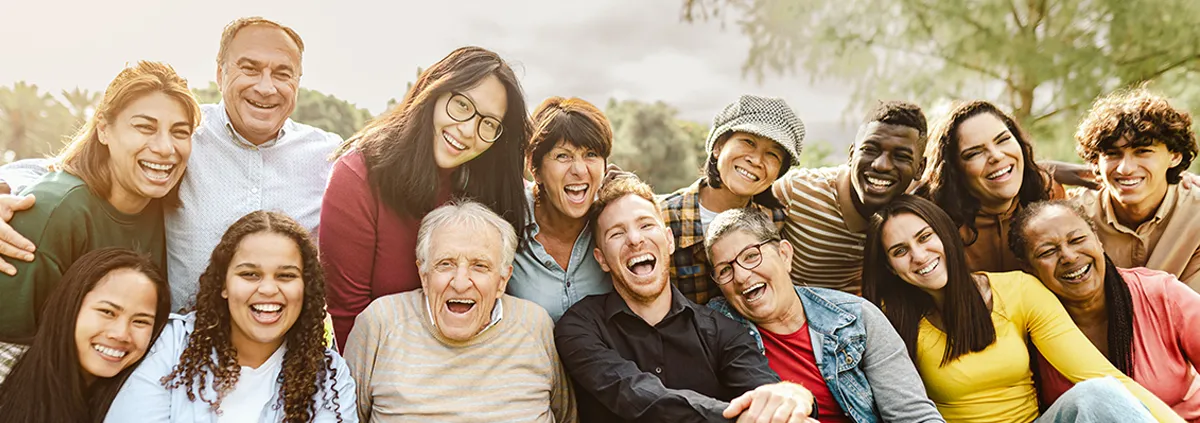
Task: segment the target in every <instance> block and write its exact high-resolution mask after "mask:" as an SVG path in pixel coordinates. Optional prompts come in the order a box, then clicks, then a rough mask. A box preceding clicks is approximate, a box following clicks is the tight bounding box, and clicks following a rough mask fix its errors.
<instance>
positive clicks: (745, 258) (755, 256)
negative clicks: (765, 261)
mask: <svg viewBox="0 0 1200 423" xmlns="http://www.w3.org/2000/svg"><path fill="white" fill-rule="evenodd" d="M775 241H778V240H776V239H768V240H766V241H763V242H760V243H757V244H753V245H750V246H747V247H746V248H743V249H742V251H740V252H738V254H737V256H736V257H734V259H733V261H727V262H724V263H717V264H716V265H715V266H713V270H712V278H713V280H715V281H717V285H724V284H727V283H729V282H730V281H732V280H733V265H734V264H737V265H738V267H741V268H743V269H746V270H751V269H754V268H755V267H758V265H760V264H762V246H764V245H767V244H769V243H772V242H775Z"/></svg>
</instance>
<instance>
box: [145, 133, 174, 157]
mask: <svg viewBox="0 0 1200 423" xmlns="http://www.w3.org/2000/svg"><path fill="white" fill-rule="evenodd" d="M174 141H175V140H174V139H173V138H172V136H171V128H162V129H161V130H159V131H158V133H156V134H154V136H153V137H151V138H150V142H149V143H147V145H146V147H147V149H149V150H150V152H151V153H154V154H155V155H157V156H159V157H171V156H173V155H175V142H174Z"/></svg>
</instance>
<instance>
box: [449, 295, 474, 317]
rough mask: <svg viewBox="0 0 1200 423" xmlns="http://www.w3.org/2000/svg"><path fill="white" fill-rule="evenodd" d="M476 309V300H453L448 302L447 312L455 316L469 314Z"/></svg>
mask: <svg viewBox="0 0 1200 423" xmlns="http://www.w3.org/2000/svg"><path fill="white" fill-rule="evenodd" d="M473 308H475V300H472V299H469V298H451V299H449V300H446V310H447V311H449V312H451V313H454V314H467V313H469V312H470V311H471V309H473Z"/></svg>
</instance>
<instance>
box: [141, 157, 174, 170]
mask: <svg viewBox="0 0 1200 423" xmlns="http://www.w3.org/2000/svg"><path fill="white" fill-rule="evenodd" d="M138 164H140V165H142V166H145V167H148V168H151V169H154V170H161V171H163V172H170V171H171V169H174V168H175V165H173V164H161V163H154V162H148V161H145V160H138Z"/></svg>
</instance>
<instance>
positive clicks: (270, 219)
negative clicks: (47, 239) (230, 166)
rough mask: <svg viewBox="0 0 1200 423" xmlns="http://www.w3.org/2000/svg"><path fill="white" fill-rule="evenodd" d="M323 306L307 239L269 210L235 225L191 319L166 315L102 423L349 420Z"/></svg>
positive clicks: (347, 388) (350, 385)
mask: <svg viewBox="0 0 1200 423" xmlns="http://www.w3.org/2000/svg"><path fill="white" fill-rule="evenodd" d="M324 302H325V278H324V273H323V272H322V270H321V264H320V262H319V261H318V259H317V249H316V246H315V245H313V242H312V240H311V238H310V237H309V235H308V232H307V231H306V230H304V228H302V227H300V225H299V224H298V223H296V221H294V220H292V219H291V218H289V217H287V216H285V215H283V214H280V213H276V212H265V211H256V212H252V213H250V214H248V215H246V216H244V217H242V218H241V219H240V220H238V221H237V222H235V223H234V224H233V225H232V226H230V227H229V229H228V230H227V231H226V232H225V235H224V236H222V237H221V242H220V244H218V245H217V247H216V248H215V249H214V250H213V253H212V259H211V260H210V261H209V266H208V268H207V269H206V270H205V271H204V274H203V275H202V276H201V277H200V292H199V293H198V294H197V296H196V311H194V312H192V313H189V314H187V315H185V316H180V315H173V316H172V318H171V321H170V324H169V325H168V326H167V329H166V330H165V331H164V332H163V336H162V338H161V339H159V342H157V343H155V345H154V348H153V351H152V352H151V353H150V354H149V355H148V356H147V358H146V362H145V363H144V364H143V365H142V366H140V367H139V368H138V369H137V370H136V371H135V372H134V374H133V378H132V379H131V380H130V382H129V383H128V384H126V386H125V387H123V388H122V389H121V392H120V394H118V395H117V397H116V399H115V400H114V401H113V406H112V410H111V411H110V412H109V414H108V418H107V419H106V421H110V422H127V421H154V422H164V421H171V422H184V421H186V422H192V421H215V420H216V419H217V416H218V415H221V414H224V415H230V416H239V417H245V416H258V417H259V419H258V421H263V422H282V421H289V422H291V421H306V422H307V421H347V422H353V421H357V415H356V414H355V412H354V407H355V390H354V381H353V380H352V379H351V378H350V375H349V371H348V370H347V369H346V367H345V366H346V362H345V361H343V360H342V357H341V356H339V355H338V354H337V352H335V351H333V350H332V349H331V348H328V347H326V346H325V344H324V339H325V338H324V324H323V322H324V320H325V309H324ZM197 381H200V382H197Z"/></svg>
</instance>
